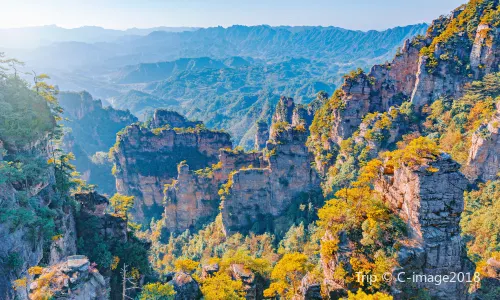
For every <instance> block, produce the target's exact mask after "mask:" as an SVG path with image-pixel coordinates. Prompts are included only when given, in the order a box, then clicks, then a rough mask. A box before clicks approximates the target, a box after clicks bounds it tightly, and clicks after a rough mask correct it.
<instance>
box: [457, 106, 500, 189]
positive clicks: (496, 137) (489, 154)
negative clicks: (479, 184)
mask: <svg viewBox="0 0 500 300" xmlns="http://www.w3.org/2000/svg"><path fill="white" fill-rule="evenodd" d="M465 172H466V174H467V176H468V177H469V178H470V179H471V180H476V179H480V180H482V181H488V180H494V179H496V178H498V177H500V102H498V103H497V112H496V115H495V116H493V118H492V120H491V121H490V122H489V123H487V124H483V125H481V127H480V128H479V129H478V130H477V131H476V132H475V133H474V134H473V135H472V145H471V147H470V150H469V159H468V161H467V165H466V166H465Z"/></svg>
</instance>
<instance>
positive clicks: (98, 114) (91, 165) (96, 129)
mask: <svg viewBox="0 0 500 300" xmlns="http://www.w3.org/2000/svg"><path fill="white" fill-rule="evenodd" d="M59 102H60V104H61V107H62V108H63V109H64V114H63V117H64V118H67V119H69V121H67V122H66V121H64V126H65V127H68V128H71V131H66V132H65V134H64V137H63V144H62V148H63V150H64V151H65V152H67V153H69V152H72V153H73V154H74V155H75V158H76V159H75V161H74V162H72V163H73V164H74V165H75V167H76V169H77V171H78V172H79V173H81V174H82V179H84V180H85V181H87V182H88V183H90V184H96V185H97V190H98V191H99V192H101V193H107V194H109V195H113V194H114V193H115V192H116V188H115V180H114V178H113V176H112V175H111V174H109V170H110V169H111V167H112V165H111V163H110V162H109V161H108V159H107V156H105V155H103V154H104V153H101V159H99V160H96V159H95V158H93V156H94V155H95V153H96V152H105V153H107V152H108V151H109V148H111V147H112V146H113V144H114V143H115V137H116V134H117V133H118V132H119V131H120V130H121V129H122V128H124V127H125V126H127V125H130V124H132V123H134V122H137V118H136V117H135V116H133V115H132V114H131V113H130V112H128V111H122V110H115V109H113V108H111V107H106V108H104V107H103V106H102V103H101V101H100V100H94V99H93V98H92V96H91V95H90V94H89V93H87V92H81V93H71V92H62V93H60V94H59Z"/></svg>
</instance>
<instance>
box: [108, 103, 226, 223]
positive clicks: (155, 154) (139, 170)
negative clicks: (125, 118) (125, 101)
mask: <svg viewBox="0 0 500 300" xmlns="http://www.w3.org/2000/svg"><path fill="white" fill-rule="evenodd" d="M167 115H168V118H167V117H166V116H165V115H164V114H160V113H157V114H156V116H157V120H160V119H161V120H163V121H161V122H165V121H166V120H172V119H174V118H173V117H172V115H173V113H172V112H168V114H167ZM180 119H182V117H180V116H178V117H176V118H175V120H176V122H177V121H178V120H180ZM157 122H159V124H163V123H161V122H160V121H157ZM176 125H182V124H177V123H176ZM184 125H185V127H182V128H174V129H170V128H165V126H163V127H162V128H146V127H144V126H141V125H139V124H136V125H131V126H128V127H127V128H126V129H125V131H124V132H123V134H121V135H118V136H117V143H116V146H115V147H114V148H113V149H112V154H113V157H114V163H115V170H116V172H115V177H116V188H117V191H118V192H120V193H122V194H126V195H132V196H135V197H136V202H135V206H134V210H133V215H134V218H135V219H136V220H137V221H139V222H143V223H147V224H149V220H150V219H151V218H152V217H155V218H156V219H160V218H161V214H162V212H163V197H164V195H163V193H162V191H163V186H164V185H165V184H170V183H172V180H173V179H174V178H176V177H177V165H178V164H179V163H180V162H181V161H184V160H185V161H186V163H187V164H188V165H189V166H190V167H191V168H192V169H194V170H198V169H202V168H205V167H208V166H210V165H212V164H215V163H216V162H217V156H218V154H219V149H221V148H230V147H231V141H230V136H229V134H227V133H223V132H216V131H210V130H207V129H204V128H196V129H195V128H192V127H189V126H191V125H192V124H191V123H187V124H184Z"/></svg>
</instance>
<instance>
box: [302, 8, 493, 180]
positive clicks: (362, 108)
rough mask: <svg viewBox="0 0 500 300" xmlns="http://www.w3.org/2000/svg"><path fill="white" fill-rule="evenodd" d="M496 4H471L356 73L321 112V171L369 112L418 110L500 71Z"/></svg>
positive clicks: (317, 137)
mask: <svg viewBox="0 0 500 300" xmlns="http://www.w3.org/2000/svg"><path fill="white" fill-rule="evenodd" d="M497 6H498V3H497V2H496V1H492V0H489V1H479V2H477V1H471V2H470V3H468V4H467V5H464V6H461V7H460V8H458V9H457V10H455V11H453V12H452V13H451V14H450V15H449V16H447V17H441V18H439V19H437V20H436V21H434V22H433V23H432V24H431V26H430V27H429V29H428V31H427V34H426V35H425V36H417V37H415V38H413V39H412V40H411V41H410V40H407V41H405V43H404V45H403V47H402V48H401V49H400V51H399V52H398V53H397V54H396V56H395V57H394V59H393V60H392V62H390V63H386V64H382V65H375V66H373V67H372V68H371V70H370V72H368V73H365V72H363V71H362V70H358V71H354V72H352V73H351V74H348V75H346V76H344V83H343V85H342V86H341V87H340V88H339V89H338V90H337V91H336V92H335V93H334V95H333V96H332V97H331V98H330V99H329V100H328V101H327V102H326V104H325V105H323V106H322V107H321V108H320V109H319V111H318V113H317V114H316V116H315V118H314V120H313V123H312V126H311V137H310V140H309V142H308V145H309V147H310V148H311V150H312V151H314V153H315V156H316V164H317V166H318V169H319V170H320V171H322V173H324V170H325V169H327V167H325V166H322V165H321V163H323V164H327V165H328V164H329V163H332V161H331V160H330V159H328V158H327V157H326V156H327V152H332V151H335V149H336V147H337V146H338V145H339V144H340V143H341V142H342V141H343V140H345V139H347V138H349V137H351V136H352V134H353V133H354V132H355V131H356V130H357V129H358V126H359V125H360V124H361V122H362V120H363V118H364V116H365V115H366V114H368V113H374V112H387V111H388V109H389V108H390V107H391V106H398V105H400V104H401V103H403V101H406V100H409V101H411V103H412V105H413V109H414V110H415V112H421V111H422V110H425V109H424V108H425V107H426V106H427V105H430V104H431V103H432V102H433V101H435V100H436V99H438V98H440V97H455V98H456V97H459V96H461V95H462V93H463V90H464V86H465V85H466V84H467V83H470V82H471V81H472V80H474V79H480V78H482V76H483V75H485V74H487V73H489V72H495V71H497V70H498V65H499V64H498V60H499V59H500V51H499V47H498V45H497V44H498V34H499V33H498V32H499V31H498V26H497V25H496V24H497V23H495V22H494V21H492V19H495V18H496V15H495V16H493V15H494V13H493V12H492V10H494V9H495V8H496V7H497Z"/></svg>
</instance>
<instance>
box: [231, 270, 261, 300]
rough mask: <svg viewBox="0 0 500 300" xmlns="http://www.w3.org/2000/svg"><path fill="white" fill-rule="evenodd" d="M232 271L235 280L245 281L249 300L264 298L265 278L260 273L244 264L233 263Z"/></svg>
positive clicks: (244, 285) (244, 286)
mask: <svg viewBox="0 0 500 300" xmlns="http://www.w3.org/2000/svg"><path fill="white" fill-rule="evenodd" d="M230 273H231V278H232V279H233V280H239V281H241V282H242V283H243V289H244V290H245V293H246V295H245V298H246V299H247V300H261V299H264V296H263V295H264V286H265V280H264V279H263V278H262V277H261V276H260V275H258V274H255V273H254V272H252V271H251V270H248V269H247V268H245V266H244V265H242V264H232V265H231V266H230Z"/></svg>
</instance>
